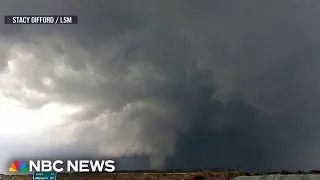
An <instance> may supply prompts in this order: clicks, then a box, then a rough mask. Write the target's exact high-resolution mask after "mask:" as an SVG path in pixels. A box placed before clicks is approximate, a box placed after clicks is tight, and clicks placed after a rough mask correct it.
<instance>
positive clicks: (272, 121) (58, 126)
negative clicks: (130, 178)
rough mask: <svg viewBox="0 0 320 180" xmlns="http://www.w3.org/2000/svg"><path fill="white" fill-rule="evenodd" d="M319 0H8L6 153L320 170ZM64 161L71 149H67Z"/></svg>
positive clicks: (0, 81)
mask: <svg viewBox="0 0 320 180" xmlns="http://www.w3.org/2000/svg"><path fill="white" fill-rule="evenodd" d="M319 9H320V3H319V2H318V1H312V0H311V1H298V0H290V1H289V0H288V1H281V2H279V1H273V0H270V1H259V2H258V1H253V0H248V1H234V0H230V1H207V0H199V1H193V0H184V1H182V0H181V1H180V0H176V1H160V0H153V1H147V0H135V1H116V0H108V1H102V0H101V1H100V0H97V1H94V2H91V1H90V2H89V1H84V0H77V1H76V0H67V1H63V0H56V1H46V2H44V1H41V0H29V1H28V2H27V1H22V0H3V1H1V2H0V14H1V15H2V16H4V15H13V14H19V15H20V14H22V15H59V14H61V15H62V14H63V15H64V14H72V15H78V24H77V25H4V24H1V25H0V147H2V148H1V150H0V155H1V156H2V157H5V158H7V159H5V158H4V159H3V160H2V162H0V168H1V169H3V170H2V171H3V172H6V171H7V170H6V168H7V164H8V163H7V161H9V160H10V159H14V158H16V157H23V158H26V157H27V158H28V157H30V158H39V157H48V158H57V159H59V158H60V157H62V158H65V157H68V156H73V157H75V156H77V157H78V156H80V157H81V156H82V157H86V159H88V157H90V158H104V157H107V158H114V159H116V160H117V162H118V163H117V165H118V167H117V169H149V168H151V169H163V168H241V169H246V170H249V171H273V170H282V169H286V170H309V169H316V168H317V167H319V166H320V162H319V161H318V160H317V159H318V157H319V155H318V154H319V153H318V152H319V150H320V144H319V141H318V138H317V137H319V135H320V133H319V127H320V121H319V120H318V119H319V118H320V111H319V110H320V103H319V102H320V101H319V100H320V94H319V92H320V91H319V90H320V89H319V88H320V81H319V80H317V79H318V77H319V75H320V74H319V68H320V61H319V58H320V53H319V48H320V41H319V40H320V35H319V32H320V21H319V20H318V17H319V15H320V11H319ZM60 159H61V158H60Z"/></svg>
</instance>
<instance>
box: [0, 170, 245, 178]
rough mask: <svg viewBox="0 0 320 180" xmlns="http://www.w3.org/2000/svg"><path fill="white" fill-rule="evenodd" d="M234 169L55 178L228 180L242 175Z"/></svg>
mask: <svg viewBox="0 0 320 180" xmlns="http://www.w3.org/2000/svg"><path fill="white" fill-rule="evenodd" d="M244 173H245V172H244V171H236V170H203V171H200V170H194V171H187V170H181V171H174V172H173V171H172V172H170V171H159V172H147V171H146V172H143V171H141V172H139V171H137V172H120V173H73V174H58V175H57V180H218V179H219V180H229V179H232V178H233V177H236V176H240V175H244ZM0 180H32V175H11V176H9V175H0Z"/></svg>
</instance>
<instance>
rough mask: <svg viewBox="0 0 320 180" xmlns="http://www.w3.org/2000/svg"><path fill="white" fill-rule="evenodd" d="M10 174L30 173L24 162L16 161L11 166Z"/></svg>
mask: <svg viewBox="0 0 320 180" xmlns="http://www.w3.org/2000/svg"><path fill="white" fill-rule="evenodd" d="M9 172H29V168H28V167H27V164H26V163H25V162H23V161H22V160H15V161H13V162H12V163H11V164H10V167H9Z"/></svg>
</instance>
